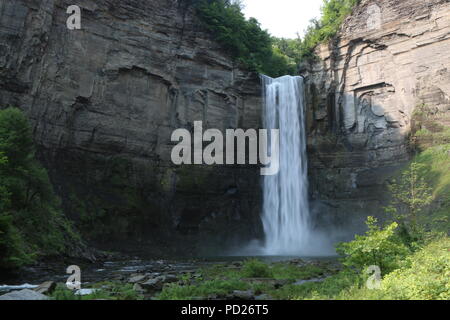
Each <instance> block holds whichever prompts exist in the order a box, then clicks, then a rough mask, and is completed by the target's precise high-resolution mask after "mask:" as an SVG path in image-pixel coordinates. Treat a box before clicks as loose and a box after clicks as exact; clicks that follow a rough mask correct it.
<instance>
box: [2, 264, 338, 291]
mask: <svg viewBox="0 0 450 320" xmlns="http://www.w3.org/2000/svg"><path fill="white" fill-rule="evenodd" d="M66 268H67V266H63V265H61V264H59V265H58V264H51V263H50V264H41V265H37V266H34V267H32V268H27V269H25V270H24V272H21V273H20V274H19V275H15V276H14V275H5V274H3V275H2V277H3V279H0V284H2V285H0V294H2V296H0V300H1V299H8V298H12V299H14V300H17V299H25V300H43V299H68V300H70V299H88V300H89V299H94V300H95V299H119V300H130V299H209V300H224V299H225V300H254V299H258V300H263V299H272V296H271V295H270V294H269V292H272V291H274V290H275V291H276V290H278V289H282V288H283V287H285V286H288V285H289V286H292V285H303V284H305V283H308V282H321V281H323V280H324V279H326V278H327V277H328V276H330V275H332V274H334V273H335V272H336V271H338V270H339V269H340V266H339V263H338V262H337V261H336V260H335V259H334V258H324V259H316V258H314V259H312V258H311V259H298V258H290V259H288V258H279V257H266V258H264V259H252V258H240V257H227V258H210V259H209V258H205V259H192V260H185V261H175V260H173V261H171V260H154V261H144V260H139V259H136V260H123V261H105V262H102V263H96V264H84V265H80V269H81V282H82V285H81V287H82V289H81V290H74V291H70V290H67V289H66V286H65V282H66V281H67V279H68V277H69V275H68V274H66V273H65V271H66ZM5 277H9V278H5ZM36 293H37V294H36ZM200 293H201V294H204V295H198V294H200ZM11 295H12V296H11Z"/></svg>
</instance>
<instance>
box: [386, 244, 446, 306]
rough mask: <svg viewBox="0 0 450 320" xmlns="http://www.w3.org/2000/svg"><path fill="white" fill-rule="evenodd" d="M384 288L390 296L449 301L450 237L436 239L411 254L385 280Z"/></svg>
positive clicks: (394, 297) (390, 297) (388, 296)
mask: <svg viewBox="0 0 450 320" xmlns="http://www.w3.org/2000/svg"><path fill="white" fill-rule="evenodd" d="M382 291H383V294H384V295H385V296H386V297H387V298H389V299H401V300H438V299H440V300H449V299H450V239H449V238H448V237H447V238H443V239H441V240H437V241H434V242H432V243H430V244H429V245H427V246H426V247H425V248H423V249H422V250H420V251H418V252H416V253H415V254H414V255H412V256H410V257H408V259H406V262H405V263H404V264H403V266H402V268H400V269H398V270H395V271H393V272H392V273H390V274H388V275H387V276H386V277H385V278H384V279H383V281H382Z"/></svg>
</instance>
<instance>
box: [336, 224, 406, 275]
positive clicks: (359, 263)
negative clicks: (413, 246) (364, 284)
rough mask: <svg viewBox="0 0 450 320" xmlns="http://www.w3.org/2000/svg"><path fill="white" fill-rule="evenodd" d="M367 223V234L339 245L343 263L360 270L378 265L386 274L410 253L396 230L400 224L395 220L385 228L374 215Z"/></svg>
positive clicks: (338, 248) (338, 249)
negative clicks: (379, 224)
mask: <svg viewBox="0 0 450 320" xmlns="http://www.w3.org/2000/svg"><path fill="white" fill-rule="evenodd" d="M366 223H367V227H368V229H369V230H368V231H367V232H366V234H365V235H362V236H361V235H356V236H355V239H354V240H353V241H351V242H346V243H341V244H339V245H338V247H337V252H338V253H339V254H341V255H342V256H344V258H343V264H344V265H346V266H348V267H355V268H357V269H358V270H360V271H362V270H363V269H364V268H367V267H369V266H371V265H376V266H378V267H380V269H381V270H382V272H383V273H384V274H386V273H389V272H391V271H392V270H395V269H396V268H398V267H399V265H400V262H401V261H402V260H403V259H404V258H405V257H406V256H407V255H408V254H409V253H410V250H409V249H408V247H406V246H405V245H404V244H403V242H402V241H401V239H400V238H399V236H398V234H397V232H396V230H397V228H398V224H397V223H396V222H393V223H391V224H390V225H388V226H387V227H386V228H384V229H383V228H381V227H380V226H378V224H377V219H375V218H374V217H368V218H367V222H366Z"/></svg>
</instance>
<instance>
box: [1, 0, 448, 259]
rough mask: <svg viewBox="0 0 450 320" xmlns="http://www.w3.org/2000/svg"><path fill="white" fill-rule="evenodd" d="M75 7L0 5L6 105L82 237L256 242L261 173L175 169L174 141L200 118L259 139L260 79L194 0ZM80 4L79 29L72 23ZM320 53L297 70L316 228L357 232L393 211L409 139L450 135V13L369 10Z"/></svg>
mask: <svg viewBox="0 0 450 320" xmlns="http://www.w3.org/2000/svg"><path fill="white" fill-rule="evenodd" d="M75 2H76V3H74V1H69V0H14V1H11V0H0V107H1V108H5V107H7V106H16V107H19V108H21V109H22V110H24V111H25V113H26V114H27V116H28V117H29V119H30V120H31V123H32V128H33V133H34V137H35V141H36V143H37V146H38V155H39V158H40V159H41V160H42V162H43V163H44V165H45V166H46V167H47V169H48V170H49V172H50V176H51V180H52V182H53V184H54V186H55V188H56V191H57V193H58V194H59V195H60V196H61V198H62V199H63V206H64V208H65V211H66V212H67V213H68V214H69V215H70V216H71V218H72V219H73V220H74V221H75V222H76V225H77V226H78V229H79V230H80V231H81V232H82V234H83V235H84V236H85V237H86V238H87V239H88V240H91V241H93V242H94V243H95V244H97V245H100V246H101V247H104V248H108V249H115V250H119V249H124V248H127V249H129V248H130V244H135V247H136V251H140V252H141V253H142V251H146V252H148V253H149V254H150V253H154V254H175V253H176V254H189V253H193V252H196V251H197V248H199V247H202V248H208V247H209V248H211V249H214V248H222V249H223V248H225V247H226V246H227V245H228V244H233V242H240V243H242V242H244V241H246V240H249V239H253V238H256V237H258V236H260V235H261V230H262V227H261V220H260V214H261V184H260V175H259V168H257V167H252V166H249V167H243V166H239V167H232V166H220V167H208V166H187V167H178V166H174V165H172V162H171V160H170V153H171V149H172V147H173V146H174V143H172V142H171V141H170V138H171V134H172V132H173V130H174V129H178V128H187V129H189V130H192V129H193V122H194V121H199V120H201V121H203V123H204V127H205V128H218V129H222V130H225V129H228V128H243V129H247V128H255V129H257V128H260V127H261V106H262V101H261V98H260V97H261V86H260V81H259V78H258V76H257V75H255V74H252V73H248V72H245V71H243V70H240V69H239V68H237V67H236V65H235V64H234V63H233V62H232V59H231V58H230V57H228V56H227V55H226V54H225V53H224V50H223V48H221V47H220V46H219V45H218V44H217V43H216V42H215V41H214V39H212V38H211V35H210V34H208V33H207V32H205V30H204V29H203V28H202V27H201V24H200V22H199V21H198V20H197V19H196V17H195V14H194V12H193V10H192V8H191V7H190V6H189V5H188V4H189V1H182V0H179V1H177V0H123V1H115V0H97V1H90V0H77V1H75ZM73 4H77V5H79V6H80V7H81V8H82V29H81V30H74V31H70V30H68V29H67V27H66V20H67V18H68V14H67V13H66V9H67V8H68V7H69V6H70V5H73ZM317 55H318V57H319V58H318V59H317V60H316V61H315V62H313V63H309V64H305V65H303V67H302V70H301V72H302V74H303V75H304V76H305V80H306V102H307V110H308V111H307V113H308V114H307V118H308V124H307V125H308V136H309V137H308V150H309V165H310V181H311V185H310V191H311V198H312V199H313V202H312V208H313V211H314V213H315V215H316V217H318V223H319V222H321V223H322V224H323V223H328V224H330V223H332V224H333V226H334V225H336V224H341V225H342V226H343V228H349V229H354V228H359V227H360V226H361V225H362V222H363V221H364V220H365V217H366V216H367V215H369V214H371V215H378V216H379V215H380V214H382V212H383V211H382V206H383V205H384V204H385V203H386V201H387V200H388V199H387V198H386V194H387V193H386V187H387V181H388V180H389V179H390V178H391V177H392V175H393V174H394V173H395V172H396V171H397V170H398V169H399V168H400V167H401V166H402V165H403V164H404V163H406V161H408V159H410V155H411V151H412V150H411V149H412V148H411V144H410V133H411V131H416V130H419V129H426V130H431V131H439V130H443V127H448V126H449V125H450V98H449V97H450V2H449V1H448V0H447V1H444V0H428V1H423V0H402V1H399V0H379V1H368V0H365V1H364V0H363V1H361V4H360V5H359V6H358V7H357V8H356V9H355V11H354V13H353V14H352V15H351V16H350V17H349V18H348V19H347V20H346V21H345V23H344V25H343V26H342V29H341V31H340V33H339V35H338V37H337V38H336V40H334V41H332V42H330V43H327V44H324V45H321V46H319V47H318V48H317ZM415 110H416V111H415ZM417 110H419V111H420V112H422V113H426V114H427V119H428V122H425V123H423V122H420V123H419V122H416V120H415V115H416V116H417V114H418V113H417ZM430 119H431V120H430ZM424 140H425V141H424V143H427V141H426V140H427V139H426V137H425V138H424ZM428 143H429V141H428ZM349 222H351V224H354V225H355V226H353V225H351V224H349Z"/></svg>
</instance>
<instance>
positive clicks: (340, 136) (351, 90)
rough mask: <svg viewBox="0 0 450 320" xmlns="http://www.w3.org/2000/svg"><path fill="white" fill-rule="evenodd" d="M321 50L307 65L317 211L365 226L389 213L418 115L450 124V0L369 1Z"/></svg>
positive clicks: (356, 9) (311, 171)
mask: <svg viewBox="0 0 450 320" xmlns="http://www.w3.org/2000/svg"><path fill="white" fill-rule="evenodd" d="M375 5H376V6H375ZM374 6H375V7H374ZM369 13H370V14H369ZM316 54H317V56H318V59H316V61H315V62H313V63H310V64H304V65H303V66H302V69H303V70H302V73H303V74H304V75H305V77H306V79H307V81H306V82H307V85H306V87H307V100H308V101H307V102H308V130H309V156H310V176H311V186H310V187H311V192H312V197H313V199H314V202H313V205H314V209H315V211H316V213H317V212H319V213H320V214H321V215H322V216H321V217H322V218H323V219H329V218H331V219H332V221H334V222H338V223H339V222H340V223H343V222H346V221H349V218H352V219H351V220H352V221H354V222H355V224H360V222H362V220H363V219H364V218H365V217H366V216H367V215H369V214H370V215H375V216H380V214H382V213H383V210H382V206H383V204H385V201H386V200H387V199H386V196H387V195H388V193H387V192H386V190H387V181H388V180H389V178H390V177H391V176H392V174H393V173H394V172H395V171H396V170H397V169H398V168H399V166H401V165H402V163H404V162H405V161H407V160H408V159H409V158H410V154H411V151H412V149H413V148H412V147H413V145H412V144H411V143H410V142H411V141H410V136H411V130H412V129H413V131H414V130H415V129H414V114H415V112H416V111H417V110H418V109H419V108H421V107H425V108H426V109H427V110H429V111H430V115H432V116H433V118H434V121H435V122H436V123H437V126H439V125H441V126H448V125H449V119H450V98H449V97H450V3H449V1H444V0H428V1H423V0H401V1H400V0H379V1H361V3H360V5H359V6H357V7H356V8H355V10H354V11H353V13H352V15H351V16H350V17H348V18H347V19H346V21H345V22H344V24H343V26H342V28H341V30H340V32H339V34H338V36H337V37H336V39H334V40H333V41H331V42H330V43H327V44H323V45H320V46H319V47H318V48H317V49H316ZM436 123H435V124H436ZM324 213H329V215H324ZM357 217H359V218H360V219H359V220H360V222H359V223H358V219H357ZM355 218H356V219H355ZM345 227H351V226H349V225H348V224H347V225H346V226H345ZM355 227H357V226H356V225H355Z"/></svg>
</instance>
